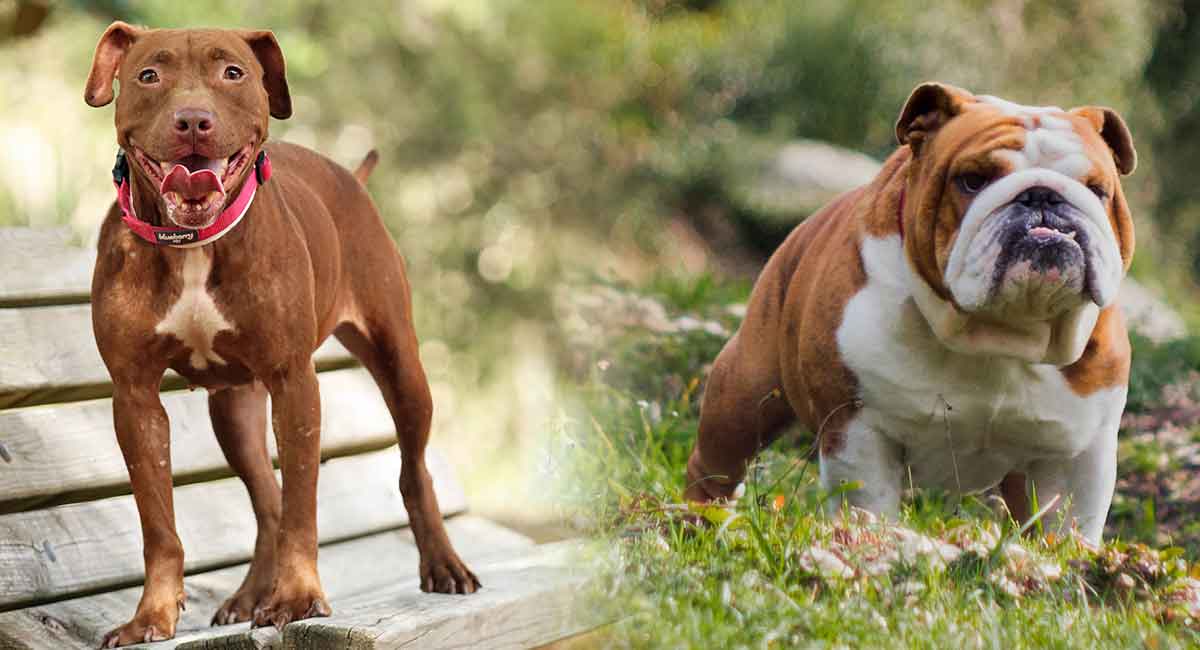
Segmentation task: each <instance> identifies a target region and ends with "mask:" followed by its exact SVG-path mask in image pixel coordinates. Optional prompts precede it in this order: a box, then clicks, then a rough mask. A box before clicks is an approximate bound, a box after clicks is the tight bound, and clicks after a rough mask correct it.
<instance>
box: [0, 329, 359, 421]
mask: <svg viewBox="0 0 1200 650" xmlns="http://www.w3.org/2000/svg"><path fill="white" fill-rule="evenodd" d="M91 314H92V312H91V306H90V305H63V306H54V307H29V308H23V309H0V409H6V408H13V407H17V406H31V405H35V404H46V403H49V402H65V401H74V400H82V399H92V398H97V397H107V396H109V395H111V394H112V390H111V387H110V380H109V376H108V369H107V368H105V367H104V362H103V361H102V360H101V359H100V352H99V351H98V350H97V349H96V340H95V338H94V336H93V334H92V315H91ZM313 359H314V360H315V361H316V363H317V369H318V370H323V369H330V368H339V367H345V366H347V365H351V364H353V363H354V359H353V357H352V356H351V355H350V353H349V352H347V351H346V349H345V348H344V347H342V345H341V344H340V343H338V342H337V341H336V340H335V339H333V338H332V337H330V338H329V339H328V340H326V341H325V343H324V344H323V345H322V346H321V347H320V348H319V349H318V350H317V351H316V353H315V354H314V355H313ZM184 385H185V382H184V380H183V378H182V377H180V376H179V375H177V374H175V373H174V372H170V371H168V372H167V374H166V376H165V377H164V378H163V386H164V388H182V387H184Z"/></svg>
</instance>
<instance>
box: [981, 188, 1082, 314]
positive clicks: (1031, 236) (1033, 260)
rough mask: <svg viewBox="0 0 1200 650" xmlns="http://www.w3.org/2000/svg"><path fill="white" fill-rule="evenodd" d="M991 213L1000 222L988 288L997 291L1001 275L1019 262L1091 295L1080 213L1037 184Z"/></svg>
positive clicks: (1056, 194)
mask: <svg viewBox="0 0 1200 650" xmlns="http://www.w3.org/2000/svg"><path fill="white" fill-rule="evenodd" d="M996 216H997V217H998V218H1000V219H1003V220H1004V225H1003V227H1001V228H1000V230H999V232H998V234H997V237H998V238H999V239H1000V240H1001V253H1000V258H999V260H998V261H997V264H996V267H995V270H994V275H993V289H992V290H993V291H999V290H1000V288H1001V285H1002V283H1003V280H1004V278H1005V276H1006V274H1008V272H1009V271H1010V270H1011V269H1012V268H1013V267H1014V266H1016V265H1018V264H1021V263H1023V262H1024V263H1028V265H1029V269H1030V271H1032V272H1033V273H1035V274H1037V275H1039V276H1043V277H1046V278H1048V279H1052V280H1053V281H1055V282H1061V281H1062V280H1064V279H1065V280H1067V281H1068V283H1069V284H1070V285H1071V287H1072V288H1074V289H1077V290H1078V291H1080V292H1083V293H1085V294H1087V295H1088V296H1089V297H1091V298H1093V299H1095V298H1096V296H1094V295H1092V293H1093V291H1092V286H1093V281H1092V278H1091V276H1092V274H1093V271H1092V270H1091V268H1090V267H1091V265H1090V264H1089V261H1088V255H1087V253H1086V251H1088V250H1089V247H1088V232H1087V229H1086V228H1084V220H1085V219H1086V216H1085V215H1084V213H1083V212H1082V211H1081V210H1080V209H1079V208H1077V207H1076V206H1075V205H1074V204H1072V203H1070V202H1069V201H1067V200H1066V199H1064V198H1063V197H1062V195H1061V194H1059V193H1058V192H1056V191H1054V190H1052V189H1050V188H1048V187H1041V186H1037V187H1031V188H1029V189H1026V190H1025V191H1023V192H1021V193H1020V194H1018V195H1017V196H1016V197H1014V198H1013V200H1012V202H1010V203H1009V204H1008V206H1006V207H1005V208H1003V209H1002V210H1001V211H1000V212H999V214H997V215H996Z"/></svg>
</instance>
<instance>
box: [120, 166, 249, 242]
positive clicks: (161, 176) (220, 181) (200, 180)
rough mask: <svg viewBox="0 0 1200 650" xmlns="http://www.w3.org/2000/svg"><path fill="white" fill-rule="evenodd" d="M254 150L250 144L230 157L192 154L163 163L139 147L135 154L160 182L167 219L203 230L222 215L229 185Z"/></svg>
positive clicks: (154, 178) (157, 181) (147, 172)
mask: <svg viewBox="0 0 1200 650" xmlns="http://www.w3.org/2000/svg"><path fill="white" fill-rule="evenodd" d="M251 149H252V148H251V146H250V145H247V146H245V147H243V148H241V149H239V150H238V151H236V152H235V153H234V154H233V155H231V156H229V157H228V158H205V157H204V156H201V155H198V154H192V155H189V156H184V157H183V158H180V159H178V160H173V161H166V162H160V161H157V160H155V159H153V158H151V157H150V156H148V155H146V152H144V151H142V150H140V149H136V148H135V149H134V150H133V153H134V156H133V157H134V159H135V160H136V161H137V164H138V166H139V167H141V168H142V171H144V172H145V173H146V175H147V176H149V177H150V179H151V180H152V181H154V182H155V183H157V184H158V191H159V194H160V195H161V196H162V200H163V204H164V205H165V206H166V208H167V218H168V219H170V220H171V221H173V222H175V223H176V224H177V225H179V226H182V227H184V228H195V229H200V228H206V227H208V226H210V225H212V223H213V222H215V221H216V220H217V217H218V216H220V214H221V208H222V207H223V206H224V205H225V197H226V196H227V194H228V191H227V189H226V188H228V187H229V186H230V185H231V184H232V183H233V182H234V181H235V180H236V179H237V178H238V177H239V176H240V175H241V174H242V172H243V171H244V170H245V168H246V165H247V163H248V161H249V160H250V152H251Z"/></svg>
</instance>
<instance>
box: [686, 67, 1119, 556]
mask: <svg viewBox="0 0 1200 650" xmlns="http://www.w3.org/2000/svg"><path fill="white" fill-rule="evenodd" d="M896 135H897V138H898V140H899V142H900V145H901V146H900V147H899V149H897V151H896V152H895V153H894V154H892V156H891V157H889V158H888V160H887V162H885V163H884V165H883V169H882V170H881V171H880V173H879V175H878V176H877V177H876V178H875V179H874V180H873V181H872V182H871V183H869V184H867V185H865V186H863V187H861V188H859V189H856V190H853V191H851V192H849V193H847V194H844V195H842V196H841V197H839V198H837V199H835V200H834V201H833V202H832V203H830V204H829V205H828V206H826V207H825V208H823V209H822V210H820V211H819V212H817V213H816V214H814V215H813V216H812V217H810V218H809V219H808V220H806V221H805V222H804V223H803V224H801V225H800V226H798V227H796V229H795V230H793V231H792V233H791V235H789V236H788V238H787V241H785V242H784V243H783V245H782V246H780V247H779V249H778V250H777V251H775V254H774V255H772V256H771V259H770V261H768V262H767V265H766V268H764V269H763V272H762V274H761V275H760V276H759V278H758V281H757V282H756V283H755V286H754V291H753V293H752V294H751V296H750V303H749V306H748V309H747V313H746V319H745V321H743V323H742V325H741V327H740V328H739V330H738V332H737V333H736V334H735V335H734V336H733V338H732V339H730V340H729V342H728V343H727V344H726V345H725V348H724V349H723V350H722V351H721V354H720V356H718V357H717V360H716V363H715V364H714V366H713V370H712V374H711V375H710V377H709V380H708V386H707V388H706V389H705V394H704V402H703V406H702V410H701V419H700V427H699V434H698V436H697V440H696V445H695V447H694V449H693V451H692V455H691V458H690V459H689V461H688V468H687V475H688V489H687V494H686V496H687V498H689V499H692V500H697V501H708V500H711V499H718V498H727V497H730V496H733V495H735V494H736V492H737V486H738V484H739V482H740V481H741V480H742V478H743V477H744V476H745V473H746V466H747V463H748V462H749V461H750V460H751V459H752V458H753V457H754V455H755V454H756V453H757V452H758V451H759V450H760V449H761V448H762V447H763V446H765V445H767V444H769V443H770V442H771V440H773V439H774V438H775V437H777V436H778V435H779V433H780V432H781V431H782V430H783V429H784V428H785V427H786V426H788V425H790V424H791V423H792V422H799V423H800V424H802V425H803V426H805V427H807V428H808V430H810V431H812V432H814V433H815V434H816V436H817V440H818V441H819V443H820V444H819V453H820V461H821V484H822V486H823V487H824V488H825V489H827V490H829V491H834V490H836V489H837V488H838V487H839V486H841V485H843V484H848V483H849V484H854V483H858V484H860V485H861V488H860V489H857V490H853V491H850V492H848V493H845V494H844V496H843V498H842V499H837V500H830V503H829V505H830V506H831V507H834V508H836V507H838V506H839V505H840V503H841V501H842V500H843V499H844V501H846V502H849V503H850V504H851V505H854V506H858V507H861V508H864V509H866V510H869V511H871V512H875V513H878V514H884V515H888V516H891V517H895V516H896V515H897V514H898V513H899V510H900V499H901V496H902V495H903V492H904V489H905V488H906V487H908V486H914V485H915V486H918V487H920V486H930V487H936V488H942V489H947V490H951V491H955V492H974V491H979V490H984V489H987V488H990V487H992V486H995V485H998V484H999V485H1001V489H1002V492H1003V494H1004V497H1005V500H1006V502H1008V504H1009V509H1010V510H1011V511H1012V512H1013V514H1014V516H1015V517H1016V518H1018V519H1023V518H1025V517H1026V516H1028V509H1027V503H1026V495H1027V494H1028V493H1029V492H1028V491H1027V489H1028V488H1029V487H1034V488H1036V494H1037V496H1038V498H1039V500H1040V501H1041V502H1042V503H1051V502H1052V500H1053V497H1054V496H1055V495H1057V496H1059V497H1060V500H1059V501H1058V502H1057V503H1058V504H1059V507H1057V508H1056V509H1055V510H1054V511H1053V516H1052V519H1056V520H1057V523H1058V524H1059V525H1067V526H1069V525H1077V526H1078V528H1079V530H1080V532H1081V533H1082V534H1083V535H1084V536H1085V537H1087V538H1088V539H1089V540H1091V541H1093V542H1098V541H1099V540H1100V537H1101V533H1102V532H1103V529H1104V519H1105V516H1106V515H1107V513H1108V507H1109V504H1110V502H1111V500H1112V495H1113V485H1114V482H1115V479H1116V460H1117V454H1116V451H1117V429H1118V427H1119V426H1120V421H1121V412H1122V410H1123V408H1124V406H1125V395H1126V389H1127V386H1128V381H1129V337H1128V336H1127V334H1126V332H1125V325H1124V323H1123V322H1122V320H1121V312H1120V310H1119V309H1118V307H1117V306H1116V304H1115V303H1116V297H1117V292H1118V289H1119V287H1120V283H1121V279H1122V278H1123V277H1124V275H1125V272H1126V271H1127V270H1128V269H1129V263H1130V261H1131V259H1132V257H1133V249H1134V236H1133V219H1132V216H1131V214H1130V211H1129V206H1128V204H1127V203H1126V201H1125V195H1124V193H1123V191H1122V189H1121V176H1122V175H1124V174H1129V173H1131V172H1132V171H1133V169H1134V166H1135V164H1136V160H1137V155H1136V153H1135V152H1134V147H1133V140H1132V138H1131V137H1130V134H1129V130H1128V129H1127V128H1126V127H1125V122H1124V121H1123V120H1122V119H1121V117H1120V116H1119V115H1117V113H1115V112H1114V111H1112V110H1111V109H1107V108H1101V107H1095V106H1085V107H1081V108H1076V109H1072V110H1069V111H1065V110H1063V109H1060V108H1056V107H1053V106H1022V105H1019V104H1015V103H1012V102H1009V101H1005V100H1003V99H1000V98H998V97H991V96H987V95H974V94H972V93H970V92H968V91H966V90H963V89H961V88H955V87H953V86H949V85H945V84H937V83H928V84H922V85H921V86H918V87H917V88H916V90H914V91H913V93H912V96H911V97H910V98H909V100H908V102H907V103H906V104H905V106H904V108H903V110H902V111H901V112H900V119H899V120H898V122H897V124H896ZM1066 504H1069V508H1068V507H1066Z"/></svg>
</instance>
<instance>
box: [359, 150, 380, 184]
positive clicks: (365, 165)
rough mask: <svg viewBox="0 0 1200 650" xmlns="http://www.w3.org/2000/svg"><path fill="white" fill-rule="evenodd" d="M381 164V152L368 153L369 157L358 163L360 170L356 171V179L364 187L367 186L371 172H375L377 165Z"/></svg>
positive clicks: (371, 151) (372, 151)
mask: <svg viewBox="0 0 1200 650" xmlns="http://www.w3.org/2000/svg"><path fill="white" fill-rule="evenodd" d="M378 164H379V152H378V151H376V150H374V149H372V150H370V151H368V152H367V157H366V158H363V161H362V162H360V163H358V169H355V170H354V177H355V178H357V179H358V182H360V183H362V184H363V185H366V184H367V177H368V176H370V175H371V172H373V171H375V165H378Z"/></svg>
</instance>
